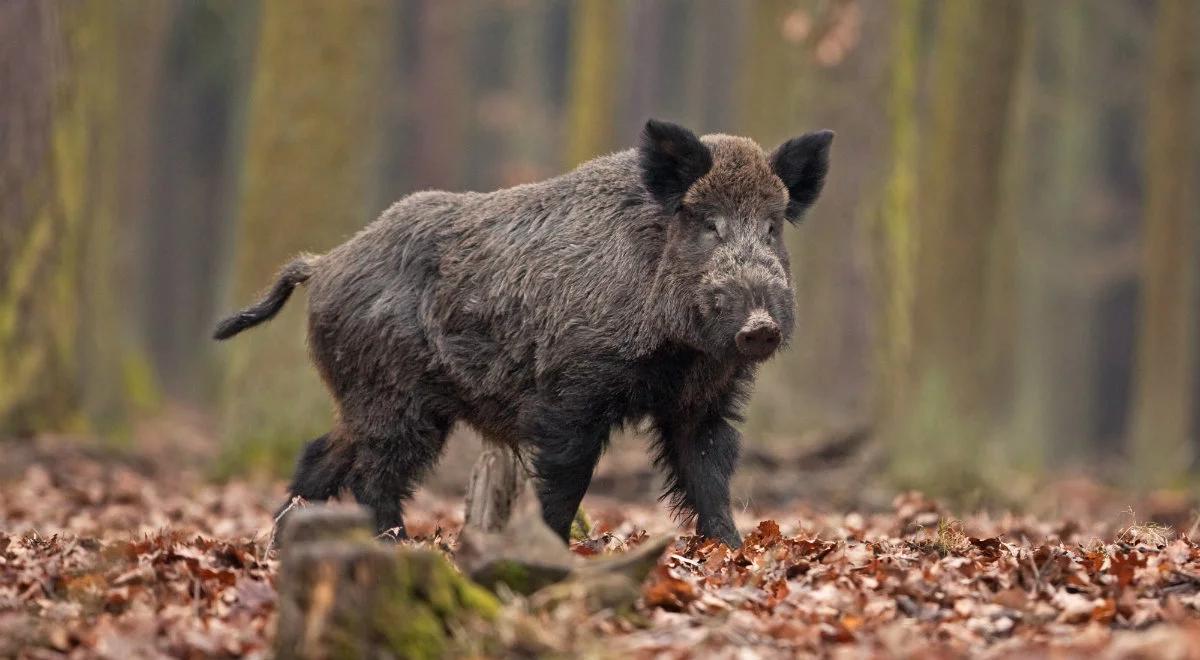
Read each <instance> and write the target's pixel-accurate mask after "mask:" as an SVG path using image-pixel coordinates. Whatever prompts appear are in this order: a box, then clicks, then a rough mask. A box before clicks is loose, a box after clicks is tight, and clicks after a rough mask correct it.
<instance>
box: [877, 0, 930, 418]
mask: <svg viewBox="0 0 1200 660" xmlns="http://www.w3.org/2000/svg"><path fill="white" fill-rule="evenodd" d="M920 17H921V2H920V0H901V2H900V3H898V5H897V8H896V22H895V26H894V28H893V32H892V64H891V72H890V78H891V90H890V96H889V99H888V124H889V125H890V128H891V153H890V155H889V160H890V162H891V166H890V167H891V169H890V172H889V173H888V177H887V181H886V182H885V183H884V189H883V200H882V204H881V207H880V214H879V224H878V225H877V227H876V233H875V240H876V244H875V252H876V254H877V255H878V256H877V258H876V263H877V264H878V268H877V271H876V277H877V282H876V291H877V293H876V296H877V301H878V312H877V314H876V318H877V319H878V323H877V326H878V328H879V329H878V331H877V346H878V366H877V368H876V376H877V381H878V382H877V385H876V390H877V394H878V396H877V399H878V401H879V412H878V417H879V418H880V419H881V420H882V422H883V425H884V426H885V427H887V426H889V425H890V424H892V423H893V422H895V421H897V420H899V419H901V418H902V416H901V413H902V412H903V411H904V410H905V408H906V406H908V405H911V402H909V401H908V400H907V399H906V395H907V394H909V391H908V388H907V385H908V383H909V382H910V379H911V374H910V369H911V366H912V365H911V362H912V353H913V311H914V310H913V307H914V304H913V300H914V298H915V297H916V281H915V280H916V270H917V239H918V232H917V192H918V189H917V171H918V169H919V167H920V165H921V163H922V158H921V150H920V148H919V142H918V140H919V131H918V121H917V87H918V76H919V74H920V61H921V58H920V38H921V26H920Z"/></svg>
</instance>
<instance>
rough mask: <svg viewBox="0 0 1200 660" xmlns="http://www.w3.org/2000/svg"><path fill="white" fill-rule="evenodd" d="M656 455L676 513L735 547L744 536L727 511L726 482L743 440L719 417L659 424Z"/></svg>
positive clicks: (701, 531) (702, 530)
mask: <svg viewBox="0 0 1200 660" xmlns="http://www.w3.org/2000/svg"><path fill="white" fill-rule="evenodd" d="M658 429H659V438H658V457H657V459H656V461H655V463H656V464H657V465H658V466H659V467H661V468H664V469H665V470H666V471H667V491H666V492H665V493H664V494H663V498H664V499H670V501H671V506H672V507H673V508H674V509H675V511H676V512H677V513H683V514H685V515H694V516H696V532H697V533H698V534H700V535H701V536H707V537H709V538H716V539H719V540H721V541H724V542H725V543H726V544H727V545H729V546H730V547H733V548H736V547H738V546H740V545H741V544H742V537H741V535H739V534H738V531H737V527H735V526H734V524H733V515H732V513H731V512H730V509H729V480H730V478H731V477H732V476H733V469H734V467H735V466H736V465H737V457H738V451H739V445H740V442H741V439H740V437H739V436H738V432H737V429H735V428H733V427H732V426H731V425H730V424H729V422H727V421H725V420H724V419H722V418H720V417H717V418H715V419H709V420H706V421H704V422H701V423H699V424H693V423H677V422H674V421H662V420H660V421H659V422H658Z"/></svg>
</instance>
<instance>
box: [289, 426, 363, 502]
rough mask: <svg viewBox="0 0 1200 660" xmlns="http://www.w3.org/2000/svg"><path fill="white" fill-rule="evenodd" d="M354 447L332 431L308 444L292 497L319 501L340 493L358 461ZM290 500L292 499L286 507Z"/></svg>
mask: <svg viewBox="0 0 1200 660" xmlns="http://www.w3.org/2000/svg"><path fill="white" fill-rule="evenodd" d="M353 450H354V446H353V445H351V444H349V443H345V442H342V443H338V442H336V441H334V440H332V439H331V437H330V434H329V433H326V434H325V435H323V436H321V437H319V438H317V439H316V440H313V441H312V442H310V443H308V445H306V446H305V447H304V452H303V453H302V454H300V460H299V461H297V462H296V475H295V476H294V477H292V485H291V487H290V489H289V490H290V492H291V494H292V496H299V497H303V498H304V499H306V500H308V501H310V502H319V501H322V500H327V499H329V498H331V497H333V496H334V495H337V494H338V491H339V490H341V488H342V484H343V483H344V481H345V479H346V473H347V472H348V471H349V470H350V465H351V464H352V463H353V462H354V452H353ZM290 503H291V502H290V499H289V501H288V502H285V503H284V505H283V509H286V508H287V507H288V505H289V504H290ZM283 509H280V510H281V511H282V510H283Z"/></svg>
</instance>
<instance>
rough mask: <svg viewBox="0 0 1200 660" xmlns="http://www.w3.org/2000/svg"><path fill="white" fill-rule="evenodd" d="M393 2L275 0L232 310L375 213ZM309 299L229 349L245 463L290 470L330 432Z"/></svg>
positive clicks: (234, 439) (262, 56)
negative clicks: (310, 343) (302, 450)
mask: <svg viewBox="0 0 1200 660" xmlns="http://www.w3.org/2000/svg"><path fill="white" fill-rule="evenodd" d="M389 7H390V5H389V3H386V2H384V0H355V1H354V2H325V1H324V0H303V1H296V0H266V1H265V2H264V3H263V5H262V13H261V17H260V32H259V36H258V45H257V54H256V58H255V71H254V76H253V82H252V83H251V87H250V98H249V104H250V105H249V110H248V119H247V121H248V124H247V127H246V136H245V156H244V160H243V166H242V167H243V169H242V174H241V202H240V219H239V222H238V227H237V237H236V245H235V264H234V269H233V270H234V281H233V286H232V289H233V296H232V297H231V300H232V301H234V302H233V303H232V306H241V305H245V304H248V303H250V302H251V301H253V300H254V299H255V298H256V297H257V296H258V294H259V292H260V291H262V290H263V288H265V287H267V286H269V285H270V284H271V283H272V281H273V278H274V276H275V273H276V271H277V269H278V268H279V267H280V266H281V265H282V264H283V263H284V262H285V261H287V260H288V259H289V258H291V257H292V256H294V255H295V254H296V253H298V252H300V251H304V250H310V251H314V252H321V251H324V250H327V249H329V248H331V247H333V246H334V245H336V244H337V243H339V242H340V241H342V240H343V239H345V238H346V237H347V236H348V235H349V234H350V233H352V232H353V231H354V230H355V229H357V228H358V227H361V226H362V225H363V224H364V223H365V221H367V220H368V219H369V217H370V215H371V213H372V212H373V209H369V208H368V205H369V204H370V203H371V201H372V200H373V189H372V188H373V186H374V185H375V183H376V177H375V173H376V172H377V168H376V165H377V163H376V156H377V155H378V154H377V153H376V149H377V146H378V142H379V140H378V132H379V131H378V129H379V126H378V123H379V122H378V121H377V120H378V116H377V108H378V107H379V100H378V99H377V98H376V95H377V93H378V89H379V85H380V80H381V79H382V77H383V67H384V64H385V62H387V61H388V55H389V44H390V42H391V40H390V37H391V35H392V30H391V10H390V9H389ZM304 319H305V306H304V304H303V302H302V299H301V300H298V301H293V302H292V304H291V305H290V306H288V307H287V308H285V309H284V311H283V312H281V314H280V316H279V318H278V319H276V320H275V321H274V322H273V323H270V324H268V325H266V326H263V327H259V328H256V329H254V330H253V331H252V332H248V333H246V334H245V335H244V336H240V337H238V338H237V339H236V340H235V341H233V342H231V344H230V346H229V352H230V359H229V364H228V372H227V381H226V385H225V399H226V405H225V435H226V441H227V446H228V448H229V450H230V453H229V454H228V459H229V460H230V461H231V462H232V463H233V464H234V466H240V465H242V464H245V465H250V466H252V467H259V468H270V469H279V468H282V467H283V463H284V462H285V461H286V460H288V457H290V456H291V455H292V454H293V453H294V451H295V449H296V448H297V447H298V446H299V445H300V444H301V443H302V442H303V441H306V440H309V439H310V438H312V437H313V436H316V435H319V434H320V433H321V432H323V431H325V430H327V429H328V427H329V424H330V422H331V420H332V409H331V406H330V404H329V399H328V396H327V394H326V393H325V391H324V388H323V387H322V386H321V384H320V381H319V379H318V378H317V375H316V373H315V372H314V371H313V369H312V368H311V366H310V364H309V360H308V353H307V350H306V348H305V331H306V328H307V324H306V323H305V321H304Z"/></svg>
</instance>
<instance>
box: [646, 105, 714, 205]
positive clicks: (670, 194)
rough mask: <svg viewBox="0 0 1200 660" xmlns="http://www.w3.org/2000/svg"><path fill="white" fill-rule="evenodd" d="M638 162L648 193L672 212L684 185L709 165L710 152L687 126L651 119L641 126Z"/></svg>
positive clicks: (701, 174)
mask: <svg viewBox="0 0 1200 660" xmlns="http://www.w3.org/2000/svg"><path fill="white" fill-rule="evenodd" d="M638 164H639V165H640V166H641V168H642V183H644V184H645V185H646V189H647V190H649V191H650V195H651V196H652V197H654V200H655V201H656V202H658V203H659V204H661V205H662V206H663V208H664V209H666V211H667V212H668V213H674V212H675V211H678V210H679V206H680V204H681V203H682V202H683V195H684V193H686V192H687V190H688V188H691V187H692V184H693V183H695V182H696V180H697V179H699V178H700V177H702V176H704V175H705V174H706V173H708V170H709V169H710V168H712V153H711V152H709V150H708V147H706V146H704V144H703V143H702V142H700V138H698V137H696V134H695V133H693V132H691V131H689V130H688V129H686V128H684V127H682V126H679V125H677V124H671V123H669V122H665V121H657V120H654V119H651V120H650V121H648V122H646V127H645V128H643V129H642V141H641V145H640V146H639V147H638Z"/></svg>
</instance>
